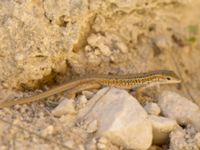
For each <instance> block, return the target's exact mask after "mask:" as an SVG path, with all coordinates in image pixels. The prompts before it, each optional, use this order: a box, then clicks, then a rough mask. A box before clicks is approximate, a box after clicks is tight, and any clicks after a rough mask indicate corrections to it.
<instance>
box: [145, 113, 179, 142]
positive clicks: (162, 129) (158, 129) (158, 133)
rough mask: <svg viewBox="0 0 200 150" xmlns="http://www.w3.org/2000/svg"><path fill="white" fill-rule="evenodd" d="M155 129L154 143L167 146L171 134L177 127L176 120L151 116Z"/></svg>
mask: <svg viewBox="0 0 200 150" xmlns="http://www.w3.org/2000/svg"><path fill="white" fill-rule="evenodd" d="M149 118H150V120H151V123H152V127H153V143H154V144H158V145H160V144H165V143H166V142H167V141H168V139H169V134H170V132H171V131H172V130H173V129H174V128H176V127H177V123H176V121H175V120H172V119H169V118H164V117H159V116H154V115H150V116H149Z"/></svg>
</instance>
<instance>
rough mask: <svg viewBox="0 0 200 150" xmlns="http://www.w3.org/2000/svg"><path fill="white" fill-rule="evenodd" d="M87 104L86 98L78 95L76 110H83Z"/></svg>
mask: <svg viewBox="0 0 200 150" xmlns="http://www.w3.org/2000/svg"><path fill="white" fill-rule="evenodd" d="M86 103H87V98H86V96H85V95H80V96H79V97H78V98H77V104H76V107H77V108H83V107H85V105H86Z"/></svg>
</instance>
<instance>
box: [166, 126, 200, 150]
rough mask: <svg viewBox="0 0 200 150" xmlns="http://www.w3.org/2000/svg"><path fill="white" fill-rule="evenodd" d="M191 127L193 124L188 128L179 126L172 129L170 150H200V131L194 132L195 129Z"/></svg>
mask: <svg viewBox="0 0 200 150" xmlns="http://www.w3.org/2000/svg"><path fill="white" fill-rule="evenodd" d="M191 128H192V126H190V127H187V128H186V129H182V128H181V127H179V128H176V130H174V131H172V132H171V134H170V145H169V147H170V149H169V150H199V149H200V145H199V143H198V135H199V134H200V132H197V131H195V132H194V131H193V130H194V129H191ZM191 131H192V132H191Z"/></svg>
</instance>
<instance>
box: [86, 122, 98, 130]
mask: <svg viewBox="0 0 200 150" xmlns="http://www.w3.org/2000/svg"><path fill="white" fill-rule="evenodd" d="M97 126H98V123H97V120H93V121H92V122H91V123H89V125H88V127H87V133H93V132H95V131H97Z"/></svg>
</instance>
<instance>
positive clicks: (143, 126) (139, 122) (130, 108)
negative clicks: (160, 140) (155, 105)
mask: <svg viewBox="0 0 200 150" xmlns="http://www.w3.org/2000/svg"><path fill="white" fill-rule="evenodd" d="M79 118H80V119H81V120H85V123H86V122H91V121H92V120H97V122H98V129H97V132H96V135H97V136H103V137H106V138H108V139H109V140H110V141H111V142H112V143H114V144H116V145H120V146H123V147H126V148H130V149H147V148H149V147H150V146H151V143H152V126H151V122H150V120H149V119H148V115H147V113H146V112H145V110H144V109H143V107H142V106H141V105H140V104H139V102H138V101H137V100H136V99H135V98H134V97H132V96H131V95H129V94H128V92H127V91H125V90H120V89H116V88H104V89H102V90H100V91H99V92H98V93H97V94H96V95H95V96H94V97H93V98H92V99H91V100H90V101H89V102H88V104H87V106H86V107H85V108H84V109H83V110H81V111H80V113H79Z"/></svg>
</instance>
